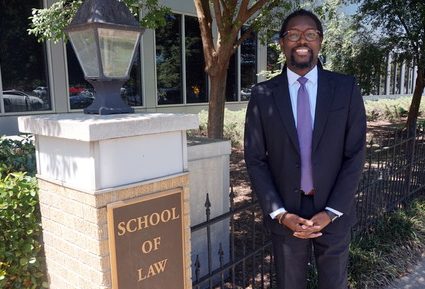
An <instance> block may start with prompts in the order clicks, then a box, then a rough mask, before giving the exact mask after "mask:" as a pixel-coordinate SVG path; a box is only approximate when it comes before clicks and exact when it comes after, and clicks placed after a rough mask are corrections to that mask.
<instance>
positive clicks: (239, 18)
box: [234, 0, 249, 31]
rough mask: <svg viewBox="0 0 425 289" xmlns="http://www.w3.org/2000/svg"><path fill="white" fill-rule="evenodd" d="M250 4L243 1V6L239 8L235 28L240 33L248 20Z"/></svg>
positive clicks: (245, 0) (247, 1)
mask: <svg viewBox="0 0 425 289" xmlns="http://www.w3.org/2000/svg"><path fill="white" fill-rule="evenodd" d="M248 4H249V0H242V3H241V5H240V6H239V12H238V16H236V19H235V21H234V26H235V28H236V29H237V30H238V31H239V29H240V28H241V27H242V25H243V24H244V23H245V21H246V19H248V18H246V16H245V15H246V14H247V12H248Z"/></svg>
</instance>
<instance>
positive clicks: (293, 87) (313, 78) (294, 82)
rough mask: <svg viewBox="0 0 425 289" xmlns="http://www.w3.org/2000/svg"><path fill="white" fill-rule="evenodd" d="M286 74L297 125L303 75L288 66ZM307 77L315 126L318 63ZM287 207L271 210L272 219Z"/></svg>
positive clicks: (332, 210)
mask: <svg viewBox="0 0 425 289" xmlns="http://www.w3.org/2000/svg"><path fill="white" fill-rule="evenodd" d="M286 72H287V73H286V75H287V77H288V88H289V97H290V98H291V106H292V113H293V116H294V121H295V127H296V126H297V97H298V89H299V88H300V86H301V84H300V83H299V82H298V78H300V77H301V75H298V74H296V73H295V72H293V71H292V70H290V69H289V68H286ZM304 77H305V78H307V79H308V81H307V82H306V84H305V87H306V89H307V92H308V97H309V100H310V113H311V120H312V122H313V123H312V124H311V127H314V116H315V111H316V101H317V80H318V71H317V65H316V66H315V67H314V68H313V69H312V70H310V71H309V72H308V73H307V74H306V75H304ZM325 209H326V210H328V211H331V212H332V213H334V214H336V215H338V216H339V217H341V216H342V213H341V212H339V211H337V210H335V209H332V208H329V207H326V208H325ZM285 212H286V210H285V208H279V209H277V210H275V211H273V212H271V213H270V214H269V215H270V217H271V218H272V219H274V218H276V216H277V215H279V214H280V213H285Z"/></svg>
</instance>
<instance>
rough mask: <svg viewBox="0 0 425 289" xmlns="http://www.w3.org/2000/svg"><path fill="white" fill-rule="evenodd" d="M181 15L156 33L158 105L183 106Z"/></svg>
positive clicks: (170, 18) (170, 20)
mask: <svg viewBox="0 0 425 289" xmlns="http://www.w3.org/2000/svg"><path fill="white" fill-rule="evenodd" d="M181 18H182V17H181V15H177V14H173V15H171V16H169V17H168V18H167V24H166V25H165V26H164V27H161V28H159V29H157V30H156V31H155V44H156V79H157V96H158V104H182V103H183V92H182V64H181V63H182V61H181V59H182V42H181V37H182V35H181Z"/></svg>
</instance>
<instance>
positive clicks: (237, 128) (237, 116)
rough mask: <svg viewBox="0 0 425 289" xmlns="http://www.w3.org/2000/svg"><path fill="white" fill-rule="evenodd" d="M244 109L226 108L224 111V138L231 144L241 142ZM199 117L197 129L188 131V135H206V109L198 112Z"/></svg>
mask: <svg viewBox="0 0 425 289" xmlns="http://www.w3.org/2000/svg"><path fill="white" fill-rule="evenodd" d="M245 113H246V109H240V110H237V111H232V110H229V109H226V110H225V111H224V127H223V136H224V139H228V140H230V141H231V142H232V145H233V146H240V145H242V143H243V133H244V125H245ZM198 117H199V131H190V132H189V135H201V136H206V135H207V123H208V111H206V110H203V111H201V112H200V113H199V114H198Z"/></svg>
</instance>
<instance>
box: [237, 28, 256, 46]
mask: <svg viewBox="0 0 425 289" xmlns="http://www.w3.org/2000/svg"><path fill="white" fill-rule="evenodd" d="M253 31H254V28H253V27H252V26H250V27H249V28H248V29H247V30H246V31H245V32H244V33H243V34H242V35H241V37H240V38H239V39H238V40H236V42H235V44H234V45H233V49H236V48H238V46H239V45H241V44H242V42H244V41H245V40H247V39H248V38H250V37H251V33H252V32H253Z"/></svg>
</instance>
